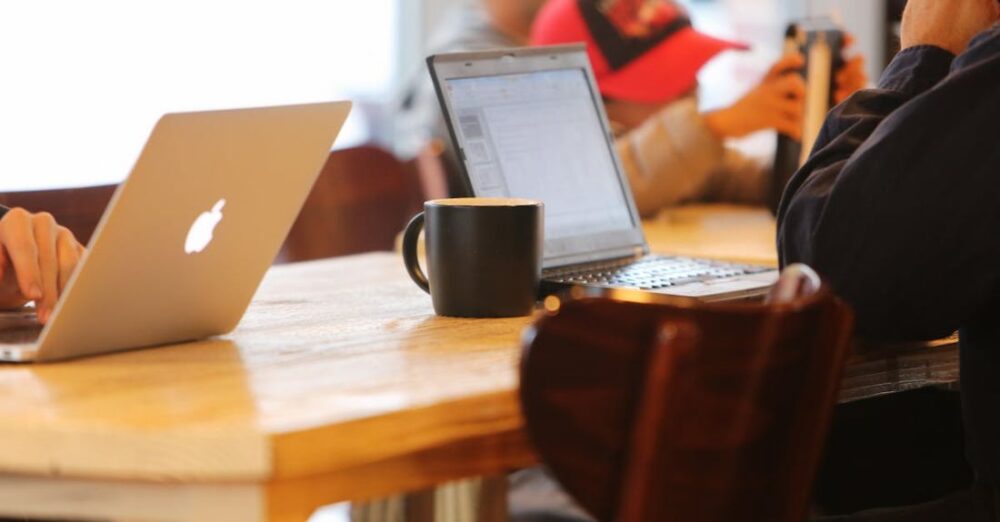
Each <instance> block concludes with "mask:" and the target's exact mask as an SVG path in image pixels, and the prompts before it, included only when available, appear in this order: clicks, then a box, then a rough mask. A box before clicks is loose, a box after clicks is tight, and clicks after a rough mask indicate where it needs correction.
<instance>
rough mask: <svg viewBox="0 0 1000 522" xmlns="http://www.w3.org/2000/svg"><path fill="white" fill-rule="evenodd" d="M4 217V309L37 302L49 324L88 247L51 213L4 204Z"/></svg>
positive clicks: (0, 259) (0, 284) (0, 303)
mask: <svg viewBox="0 0 1000 522" xmlns="http://www.w3.org/2000/svg"><path fill="white" fill-rule="evenodd" d="M0 216H2V217H0V310H12V309H16V308H20V307H22V306H24V305H25V304H27V303H29V302H31V301H34V302H35V309H36V310H37V311H38V320H39V321H40V322H41V323H45V322H47V321H48V320H49V317H50V316H51V315H52V310H53V309H54V308H55V306H56V301H57V300H58V299H59V294H61V293H62V291H63V289H64V288H65V286H66V283H67V282H68V281H69V278H70V276H71V275H72V274H73V271H74V270H76V266H77V264H78V263H79V262H80V258H81V256H83V253H84V248H83V246H82V245H80V243H79V242H78V241H77V240H76V237H74V236H73V233H72V232H70V231H69V229H67V228H66V227H62V226H59V225H58V224H57V223H56V221H55V219H54V218H53V217H52V215H51V214H49V213H47V212H40V213H37V214H35V213H31V212H28V211H26V210H24V209H21V208H14V209H10V210H6V209H4V208H3V207H0Z"/></svg>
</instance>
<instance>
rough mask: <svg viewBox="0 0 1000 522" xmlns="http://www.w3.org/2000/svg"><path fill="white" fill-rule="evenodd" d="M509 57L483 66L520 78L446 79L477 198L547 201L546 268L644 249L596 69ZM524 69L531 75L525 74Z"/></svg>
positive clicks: (443, 85)
mask: <svg viewBox="0 0 1000 522" xmlns="http://www.w3.org/2000/svg"><path fill="white" fill-rule="evenodd" d="M510 56H512V55H507V59H506V60H504V59H503V58H502V57H500V56H499V55H498V56H492V55H490V53H484V58H483V60H484V62H486V63H487V64H489V62H490V61H491V60H494V59H497V60H496V61H498V62H500V63H501V64H503V66H506V67H507V68H512V70H503V71H500V73H498V74H483V73H484V72H492V68H490V67H483V68H481V70H479V71H464V70H463V71H461V72H462V73H464V74H461V73H460V74H455V75H448V74H445V75H443V77H441V78H437V80H438V82H439V85H438V87H439V88H440V89H443V91H444V92H443V93H442V94H443V98H444V101H445V102H446V103H447V105H448V110H446V112H447V113H448V115H449V118H450V123H451V127H452V131H453V136H454V138H455V140H456V142H457V143H456V145H457V149H458V150H459V151H460V156H461V158H462V160H463V163H464V166H465V171H466V174H467V176H468V181H469V184H470V185H471V189H472V193H473V195H475V196H477V197H517V198H530V199H537V200H541V201H542V202H544V203H545V258H546V261H547V262H546V266H547V267H549V266H552V265H553V264H558V263H551V262H549V261H551V260H553V259H555V258H561V259H572V261H580V260H585V259H599V258H601V257H602V256H601V255H599V252H598V251H600V250H608V249H609V248H613V247H617V248H621V247H632V248H633V249H634V248H635V247H636V246H637V244H643V241H642V238H641V232H640V235H639V236H638V241H637V240H636V239H637V236H636V234H635V231H636V230H637V228H638V220H637V219H636V218H635V214H634V212H633V207H632V205H631V194H630V193H628V192H627V190H628V189H627V186H626V184H625V183H624V182H623V178H622V176H621V175H620V174H619V170H618V167H617V163H616V157H615V155H614V154H615V152H614V143H613V140H612V139H611V137H610V136H609V135H608V134H607V133H606V125H605V123H604V121H605V120H604V115H603V109H602V108H601V107H599V105H598V104H599V103H600V100H599V98H597V97H596V96H595V93H594V91H593V90H592V89H591V80H590V76H589V75H588V71H587V69H586V68H584V67H575V66H572V65H574V63H575V62H555V63H553V64H552V65H548V64H547V63H546V66H545V67H542V68H539V67H537V66H536V64H534V63H532V62H533V61H537V58H536V57H534V56H526V57H523V60H518V59H512V58H510ZM518 58H521V57H520V56H518ZM583 59H584V60H585V55H583ZM517 61H523V62H524V68H525V69H528V70H525V71H517V69H518V67H517V64H516V63H514V62H517ZM469 63H470V65H471V64H472V63H473V62H469ZM503 66H501V69H502V68H503ZM470 68H471V67H470ZM477 73H478V74H477ZM619 255H621V254H620V253H619ZM605 257H606V256H605Z"/></svg>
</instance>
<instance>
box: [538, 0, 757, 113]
mask: <svg viewBox="0 0 1000 522" xmlns="http://www.w3.org/2000/svg"><path fill="white" fill-rule="evenodd" d="M576 42H582V43H584V44H586V46H587V55H588V56H589V58H590V63H591V66H592V67H593V69H594V75H595V76H596V77H597V84H598V87H599V88H600V90H601V94H603V95H604V96H607V97H609V98H616V99H621V100H626V101H634V102H642V103H664V102H668V101H671V100H673V99H675V98H677V97H679V96H680V95H682V94H684V93H686V92H688V91H690V90H691V89H693V88H694V87H695V85H696V84H697V79H698V78H697V75H698V71H699V70H700V69H701V68H702V66H703V65H705V63H707V62H708V61H709V60H711V59H712V58H714V57H715V55H717V54H719V53H721V52H722V51H725V50H727V49H739V50H746V49H748V48H749V47H748V46H747V45H746V44H741V43H737V42H731V41H727V40H722V39H719V38H714V37H712V36H708V35H707V34H704V33H701V32H698V31H696V30H694V28H693V27H692V26H691V21H690V19H689V18H688V17H687V14H686V13H685V12H684V10H683V9H681V8H680V7H679V6H677V5H676V4H674V3H673V2H671V1H669V0H550V1H549V2H548V3H547V4H545V7H543V8H542V10H541V11H540V12H539V13H538V17H537V18H535V23H534V26H533V27H532V30H531V44H532V45H555V44H565V43H576Z"/></svg>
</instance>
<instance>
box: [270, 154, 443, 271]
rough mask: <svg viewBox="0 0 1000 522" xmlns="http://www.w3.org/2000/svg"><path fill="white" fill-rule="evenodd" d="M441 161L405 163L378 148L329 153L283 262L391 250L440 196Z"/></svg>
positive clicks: (422, 158)
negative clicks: (416, 216)
mask: <svg viewBox="0 0 1000 522" xmlns="http://www.w3.org/2000/svg"><path fill="white" fill-rule="evenodd" d="M436 161H437V158H436V157H434V156H433V151H431V150H428V152H427V153H426V154H421V155H420V156H418V157H417V158H415V159H413V160H411V161H409V162H402V161H400V160H398V159H397V158H396V157H395V156H393V155H392V154H391V153H389V152H387V151H385V150H383V149H381V148H379V147H375V146H362V147H355V148H350V149H344V150H338V151H334V152H331V153H330V159H329V160H328V161H327V163H326V165H325V166H324V167H323V171H322V172H321V173H320V175H319V178H318V179H317V180H316V185H315V186H314V187H313V190H312V192H311V193H310V194H309V197H308V199H306V202H305V205H304V206H303V208H302V212H301V213H300V214H299V217H298V219H296V221H295V224H294V225H293V226H292V229H291V231H290V232H289V235H288V239H287V240H286V241H285V245H284V246H283V247H282V251H281V254H279V256H278V262H292V261H305V260H309V259H318V258H324V257H334V256H342V255H348V254H356V253H361V252H369V251H376V250H392V247H393V244H394V241H395V238H396V235H397V234H398V233H399V232H400V231H401V230H402V229H403V226H404V225H406V223H407V221H408V220H409V219H410V218H411V217H413V215H414V214H416V213H417V212H420V211H421V210H422V209H423V203H424V200H425V199H431V198H434V197H440V196H441V194H439V193H435V191H436V190H439V189H437V187H438V186H440V184H441V182H438V181H435V179H434V176H439V175H442V174H436V173H435V172H434V169H435V165H436V163H435V162H436Z"/></svg>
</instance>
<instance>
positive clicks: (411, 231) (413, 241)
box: [403, 212, 431, 294]
mask: <svg viewBox="0 0 1000 522" xmlns="http://www.w3.org/2000/svg"><path fill="white" fill-rule="evenodd" d="M423 228H424V213H423V212H421V213H419V214H417V215H416V216H413V219H411V220H410V222H409V223H408V224H407V225H406V229H405V232H403V264H404V265H406V272H407V273H409V274H410V279H413V282H414V283H416V284H417V286H419V287H420V288H422V289H423V290H424V292H427V293H428V294H429V293H431V285H430V283H428V281H427V276H426V275H424V271H423V270H421V269H420V260H419V259H418V258H417V238H419V237H420V231H421V230H423Z"/></svg>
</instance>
